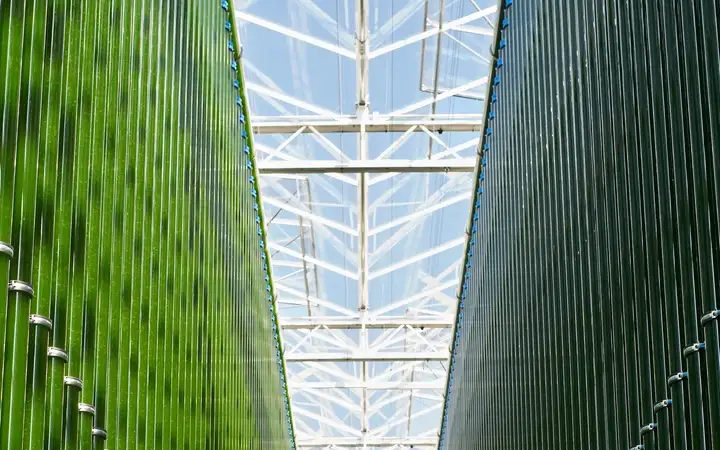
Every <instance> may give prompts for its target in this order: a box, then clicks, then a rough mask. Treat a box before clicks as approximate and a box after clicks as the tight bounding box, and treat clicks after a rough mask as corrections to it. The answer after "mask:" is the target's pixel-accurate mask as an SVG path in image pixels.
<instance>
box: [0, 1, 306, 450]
mask: <svg viewBox="0 0 720 450" xmlns="http://www.w3.org/2000/svg"><path fill="white" fill-rule="evenodd" d="M235 31H236V28H235V25H234V17H233V9H232V6H231V5H230V4H229V3H228V1H227V0H217V1H213V2H209V1H198V0H181V1H177V2H171V1H168V0H28V1H18V0H0V42H1V43H2V44H3V46H4V47H3V49H2V51H0V105H2V106H0V286H2V287H3V288H2V289H0V327H1V328H0V347H1V348H0V355H1V359H2V361H1V364H2V366H1V367H0V450H21V449H33V450H35V449H42V450H76V449H80V450H90V449H97V450H103V449H105V448H112V449H139V448H147V449H149V448H152V449H158V450H160V449H162V450H171V449H176V448H193V449H194V448H213V449H241V450H245V449H249V448H250V449H256V448H257V449H265V448H268V449H274V448H288V443H289V444H290V447H294V438H293V437H292V424H291V420H290V411H289V402H288V397H287V389H286V388H287V386H286V382H285V374H284V367H283V364H282V358H281V355H280V353H279V352H280V343H279V333H278V329H277V319H276V315H275V313H274V311H273V307H272V305H273V303H272V301H270V305H271V306H270V308H269V310H270V311H269V312H268V300H271V299H268V296H269V295H270V294H269V293H268V292H270V290H271V289H270V286H271V283H270V270H269V268H268V265H267V264H266V263H265V262H264V260H265V258H266V251H265V249H264V248H263V247H264V235H262V233H256V231H257V229H258V228H257V227H259V226H260V220H259V218H258V216H257V214H256V210H253V205H255V209H257V205H258V202H259V199H258V198H257V197H258V195H257V190H256V189H255V188H254V187H253V186H249V185H248V184H247V183H246V182H245V176H246V174H247V173H248V170H252V169H253V168H254V167H253V164H252V156H253V155H251V152H250V151H249V148H250V147H249V146H250V141H249V139H250V136H249V134H250V133H249V130H250V124H249V120H246V117H247V114H246V113H245V111H246V105H245V102H243V95H244V92H243V91H242V90H241V91H240V92H238V91H237V90H236V89H239V88H241V87H242V73H241V70H240V67H239V57H240V51H241V49H240V46H239V43H238V42H236V36H235V34H233V33H234V32H235ZM228 36H229V37H228ZM251 179H252V176H251ZM255 187H257V186H255ZM266 290H267V292H266ZM275 356H277V358H275Z"/></svg>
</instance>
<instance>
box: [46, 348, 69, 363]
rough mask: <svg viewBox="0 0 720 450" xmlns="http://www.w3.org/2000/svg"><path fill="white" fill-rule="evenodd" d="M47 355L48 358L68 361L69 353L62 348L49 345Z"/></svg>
mask: <svg viewBox="0 0 720 450" xmlns="http://www.w3.org/2000/svg"><path fill="white" fill-rule="evenodd" d="M47 355H48V358H57V359H59V360H61V361H62V362H68V354H67V353H66V352H65V350H63V349H61V348H57V347H48V351H47Z"/></svg>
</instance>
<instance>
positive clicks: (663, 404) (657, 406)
mask: <svg viewBox="0 0 720 450" xmlns="http://www.w3.org/2000/svg"><path fill="white" fill-rule="evenodd" d="M671 405H672V399H670V398H668V399H665V400H663V401H661V402H658V403H656V404H655V406H653V413H655V414H657V413H659V412H660V411H662V410H663V409H665V408H668V407H669V406H671Z"/></svg>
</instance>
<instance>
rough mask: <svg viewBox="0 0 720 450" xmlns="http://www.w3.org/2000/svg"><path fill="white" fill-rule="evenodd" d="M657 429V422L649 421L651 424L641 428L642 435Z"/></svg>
mask: <svg viewBox="0 0 720 450" xmlns="http://www.w3.org/2000/svg"><path fill="white" fill-rule="evenodd" d="M656 429H657V424H656V423H649V424H647V425H645V426H644V427H642V428H640V436H643V435H645V434H648V433H650V432H652V431H655V430H656Z"/></svg>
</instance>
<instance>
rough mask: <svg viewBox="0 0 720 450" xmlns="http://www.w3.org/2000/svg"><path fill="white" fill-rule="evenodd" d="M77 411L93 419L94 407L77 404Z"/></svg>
mask: <svg viewBox="0 0 720 450" xmlns="http://www.w3.org/2000/svg"><path fill="white" fill-rule="evenodd" d="M78 411H80V413H85V414H89V415H91V416H93V417H95V407H94V406H93V405H90V404H88V403H78Z"/></svg>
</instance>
